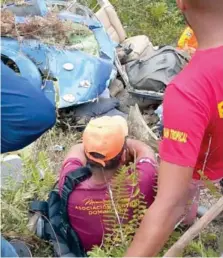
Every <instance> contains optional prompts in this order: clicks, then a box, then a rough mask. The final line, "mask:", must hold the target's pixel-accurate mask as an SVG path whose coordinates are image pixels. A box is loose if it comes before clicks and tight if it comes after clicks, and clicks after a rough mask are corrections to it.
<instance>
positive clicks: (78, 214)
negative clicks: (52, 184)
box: [59, 158, 156, 251]
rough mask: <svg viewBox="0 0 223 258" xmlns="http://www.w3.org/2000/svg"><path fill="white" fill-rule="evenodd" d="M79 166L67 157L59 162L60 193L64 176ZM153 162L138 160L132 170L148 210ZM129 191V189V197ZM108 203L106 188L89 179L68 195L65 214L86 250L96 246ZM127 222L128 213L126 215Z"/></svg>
mask: <svg viewBox="0 0 223 258" xmlns="http://www.w3.org/2000/svg"><path fill="white" fill-rule="evenodd" d="M82 166H83V164H82V163H81V161H80V160H79V159H76V158H70V159H68V160H66V161H65V162H64V163H63V166H62V169H61V173H60V178H59V189H60V191H61V189H62V187H63V184H64V180H65V176H66V175H67V174H69V173H70V172H73V171H75V170H76V169H77V168H79V167H82ZM155 166H156V165H155V163H154V162H153V161H152V160H151V159H149V158H143V159H141V160H139V161H138V163H137V165H136V168H137V171H138V172H139V187H140V190H141V193H142V194H143V195H144V196H145V201H146V202H147V205H148V207H149V206H150V205H151V203H152V202H153V200H154V195H155V194H154V186H155V174H156V169H155ZM130 194H131V191H130V190H129V196H130ZM106 200H110V197H109V196H108V187H107V185H106V184H96V182H95V181H94V180H93V178H89V179H87V180H85V181H84V182H82V183H80V184H79V185H78V186H77V188H76V189H75V190H74V191H73V192H72V193H71V195H70V197H69V200H68V214H69V220H70V223H71V226H72V227H73V228H74V230H75V231H76V232H77V234H78V236H79V237H80V240H81V242H82V244H83V246H84V248H85V250H86V251H89V250H91V249H92V247H93V246H94V245H100V244H101V242H102V238H103V234H104V232H105V230H104V225H103V211H104V210H105V209H106V207H107V205H108V202H106ZM128 216H129V219H131V212H129V215H128Z"/></svg>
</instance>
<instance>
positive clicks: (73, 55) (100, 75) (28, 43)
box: [1, 38, 113, 108]
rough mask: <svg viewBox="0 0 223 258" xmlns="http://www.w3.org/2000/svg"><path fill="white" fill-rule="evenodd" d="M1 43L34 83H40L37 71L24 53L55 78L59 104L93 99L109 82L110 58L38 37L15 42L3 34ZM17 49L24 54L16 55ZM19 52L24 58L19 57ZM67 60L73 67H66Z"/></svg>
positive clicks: (61, 106) (38, 84)
mask: <svg viewBox="0 0 223 258" xmlns="http://www.w3.org/2000/svg"><path fill="white" fill-rule="evenodd" d="M1 44H2V51H3V54H4V55H6V56H11V59H12V60H13V61H14V62H15V63H16V64H17V66H18V67H19V69H20V71H21V73H22V74H23V76H25V77H26V78H27V79H28V80H32V82H33V81H35V80H37V82H35V86H36V87H37V86H39V87H41V77H40V74H38V69H37V68H36V67H35V65H34V64H33V63H32V62H31V61H30V60H29V59H28V58H26V57H25V55H26V56H27V57H29V58H30V59H31V60H35V64H36V66H37V67H38V68H39V70H40V71H41V72H42V74H44V75H45V76H46V78H48V77H50V78H55V79H57V81H58V88H59V89H58V91H57V92H59V95H60V98H59V104H58V108H65V107H69V106H71V105H77V104H80V103H85V102H89V101H91V100H94V99H96V98H98V96H99V95H100V94H101V93H102V92H103V91H104V90H105V89H106V88H107V87H108V85H109V83H110V79H111V74H112V70H113V64H112V62H111V61H110V60H106V59H102V58H95V57H93V56H91V55H88V54H86V53H84V52H82V51H70V50H62V49H59V48H55V47H53V46H48V45H45V44H43V43H40V42H39V41H37V40H23V41H22V42H21V43H18V41H17V40H15V39H9V38H2V41H1ZM6 46H7V47H6ZM7 49H8V52H7ZM12 49H13V50H12ZM19 51H21V52H22V53H24V54H25V55H23V54H19V55H18V53H19ZM12 53H14V54H12ZM20 56H21V57H23V58H19V57H20ZM67 64H69V67H71V66H73V69H66V67H67ZM64 65H65V68H64ZM29 69H32V70H31V71H33V72H27V71H29ZM37 74H38V75H37ZM86 85H87V86H88V87H86ZM67 95H69V96H70V97H67ZM71 95H72V96H73V97H71Z"/></svg>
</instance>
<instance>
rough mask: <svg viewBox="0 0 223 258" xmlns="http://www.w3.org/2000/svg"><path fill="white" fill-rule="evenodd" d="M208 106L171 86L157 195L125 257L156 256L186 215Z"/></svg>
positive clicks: (161, 150)
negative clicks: (182, 216)
mask: <svg viewBox="0 0 223 258" xmlns="http://www.w3.org/2000/svg"><path fill="white" fill-rule="evenodd" d="M198 98H200V99H198ZM173 100H174V101H173ZM205 103H207V104H205ZM208 103H209V102H208V101H207V100H206V99H205V95H201V94H194V95H192V94H189V95H185V92H181V89H178V88H176V87H174V85H173V86H172V85H170V86H168V88H167V90H166V93H165V98H164V113H163V120H164V139H163V141H162V144H161V148H160V156H161V165H160V169H159V171H158V193H157V197H156V199H155V201H154V203H153V204H152V205H151V206H150V208H149V209H148V210H147V212H146V215H145V217H144V219H143V221H142V223H141V226H140V228H139V230H138V231H137V233H136V235H135V237H134V240H133V242H132V244H131V246H130V248H129V249H128V251H127V253H126V256H135V257H136V256H141V257H143V256H146V257H148V256H155V255H157V253H158V252H159V251H160V249H161V248H162V247H163V245H164V244H165V242H166V240H167V239H168V237H169V235H170V234H171V232H172V231H173V229H174V226H175V224H176V223H177V222H178V221H179V218H180V217H181V215H182V214H183V212H184V209H185V205H186V202H187V199H188V192H189V184H190V182H191V179H192V174H193V168H194V167H195V165H196V162H197V158H198V155H199V151H200V146H201V142H202V140H203V136H204V132H205V130H206V127H207V125H208V123H209V118H210V110H209V106H208Z"/></svg>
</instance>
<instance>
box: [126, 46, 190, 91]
mask: <svg viewBox="0 0 223 258" xmlns="http://www.w3.org/2000/svg"><path fill="white" fill-rule="evenodd" d="M188 61H189V57H188V56H187V55H186V54H185V53H183V52H181V51H178V50H176V49H175V48H173V47H171V46H165V47H162V48H160V49H159V50H157V51H155V53H154V54H153V55H152V56H149V57H145V58H143V59H139V60H136V61H133V62H131V63H128V64H127V65H126V72H127V74H128V77H129V82H130V85H131V87H132V88H133V89H134V90H145V91H154V92H164V90H165V88H166V85H167V84H169V83H170V81H171V80H172V79H173V78H174V77H175V76H176V75H177V74H178V73H179V72H180V71H181V70H182V69H183V67H184V66H185V64H186V63H187V62H188Z"/></svg>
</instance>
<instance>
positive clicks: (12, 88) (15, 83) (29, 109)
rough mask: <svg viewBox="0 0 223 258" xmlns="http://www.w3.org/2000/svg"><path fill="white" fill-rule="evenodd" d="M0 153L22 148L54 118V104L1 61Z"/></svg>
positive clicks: (48, 126) (45, 128)
mask: <svg viewBox="0 0 223 258" xmlns="http://www.w3.org/2000/svg"><path fill="white" fill-rule="evenodd" d="M1 82H2V85H1V86H2V87H1V125H2V128H1V153H4V152H9V151H15V150H18V149H21V148H23V147H25V146H27V145H28V144H30V143H32V142H33V141H35V140H36V139H37V138H39V137H40V136H41V135H42V134H43V133H44V132H45V131H47V130H48V129H50V128H51V127H52V126H53V125H54V124H55V121H56V112H55V107H54V106H53V105H52V104H51V103H50V101H49V100H48V99H47V98H46V97H45V96H44V94H43V92H42V91H41V90H40V89H37V88H36V87H35V86H33V85H32V84H31V83H30V82H29V81H28V80H26V79H25V78H23V77H21V76H19V75H17V74H16V73H15V72H14V71H13V70H11V69H10V68H9V67H7V66H6V65H4V64H3V63H1Z"/></svg>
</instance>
